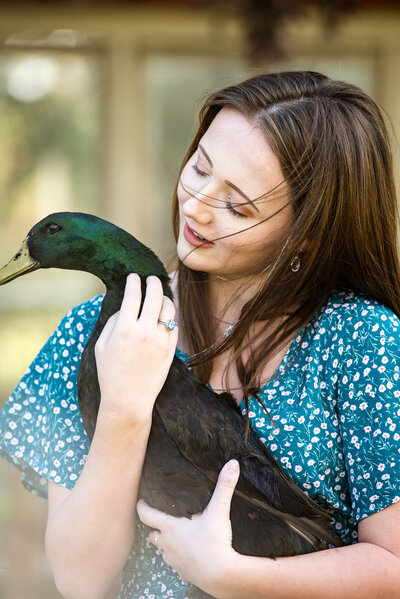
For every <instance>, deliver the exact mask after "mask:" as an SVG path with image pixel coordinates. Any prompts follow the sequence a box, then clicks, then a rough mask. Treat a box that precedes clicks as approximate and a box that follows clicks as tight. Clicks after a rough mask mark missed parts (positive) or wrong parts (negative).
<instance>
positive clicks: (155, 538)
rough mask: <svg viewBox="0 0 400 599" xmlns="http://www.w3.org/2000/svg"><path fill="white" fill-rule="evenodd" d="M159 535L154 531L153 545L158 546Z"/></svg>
mask: <svg viewBox="0 0 400 599" xmlns="http://www.w3.org/2000/svg"><path fill="white" fill-rule="evenodd" d="M159 536H160V533H159V532H156V536H155V537H154V545H155V546H156V547H158V537H159Z"/></svg>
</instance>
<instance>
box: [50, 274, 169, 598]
mask: <svg viewBox="0 0 400 599" xmlns="http://www.w3.org/2000/svg"><path fill="white" fill-rule="evenodd" d="M140 300H141V295H140V280H139V277H138V276H137V275H130V276H129V277H128V281H127V286H126V291H125V296H124V300H123V302H122V305H121V310H120V312H119V313H117V314H116V315H114V316H113V317H111V318H110V320H109V321H108V323H107V325H106V327H105V328H104V330H103V332H102V334H101V336H100V338H99V340H98V342H97V345H96V362H97V368H98V375H99V383H100V389H101V402H100V409H99V414H98V420H97V425H96V432H95V435H94V437H93V441H92V444H91V447H90V451H89V454H88V457H87V461H86V464H85V466H84V468H83V471H82V474H81V476H80V478H79V480H78V482H77V483H76V485H75V487H74V488H73V489H72V490H71V491H66V490H65V489H60V488H57V487H56V486H55V485H50V488H49V517H48V524H47V530H46V551H47V555H48V557H49V560H50V563H51V565H52V568H53V572H54V577H55V581H56V585H57V587H58V589H59V590H60V592H61V594H63V595H64V597H66V599H100V598H102V597H104V596H105V594H106V593H107V591H108V589H109V588H110V586H111V585H112V583H113V581H114V580H115V578H116V576H117V575H118V574H119V572H120V570H121V568H122V566H123V565H124V563H125V561H126V559H127V557H128V554H129V551H130V549H131V546H132V542H133V538H134V525H135V504H136V500H137V492H138V487H139V481H140V475H141V470H142V466H143V460H144V456H145V452H146V446H147V440H148V436H149V432H150V427H151V414H152V409H153V404H154V401H155V399H156V397H157V395H158V393H159V391H160V389H161V387H162V385H163V383H164V380H165V378H166V375H167V373H168V369H169V366H170V364H171V361H172V358H173V355H174V350H175V346H176V338H177V332H176V331H169V330H167V329H166V328H165V327H164V326H161V325H157V320H158V319H159V318H167V319H169V318H173V317H174V308H173V305H172V302H170V300H168V299H167V298H163V294H162V287H161V283H160V281H159V280H158V279H156V278H155V277H150V278H149V280H148V285H147V293H146V299H145V302H144V305H143V310H142V312H141V315H140V317H138V313H139V308H140ZM154 355H156V356H157V367H156V368H154Z"/></svg>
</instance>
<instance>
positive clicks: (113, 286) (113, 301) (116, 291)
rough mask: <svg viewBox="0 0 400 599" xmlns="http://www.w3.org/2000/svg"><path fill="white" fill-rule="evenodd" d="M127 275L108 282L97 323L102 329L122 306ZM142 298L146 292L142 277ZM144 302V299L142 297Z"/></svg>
mask: <svg viewBox="0 0 400 599" xmlns="http://www.w3.org/2000/svg"><path fill="white" fill-rule="evenodd" d="M125 282H126V277H125V276H123V277H121V278H120V279H119V280H114V281H113V282H112V283H108V284H106V289H107V291H106V294H105V296H104V300H103V303H102V306H101V311H100V316H99V320H98V323H97V325H98V326H99V327H100V328H101V329H102V328H103V327H104V325H105V324H106V322H107V320H108V319H109V318H110V316H112V315H113V314H115V312H117V311H118V310H119V309H120V307H121V302H122V298H123V297H124V292H125ZM141 286H142V298H144V295H145V293H146V283H145V281H144V280H143V278H142V277H141ZM142 303H143V299H142Z"/></svg>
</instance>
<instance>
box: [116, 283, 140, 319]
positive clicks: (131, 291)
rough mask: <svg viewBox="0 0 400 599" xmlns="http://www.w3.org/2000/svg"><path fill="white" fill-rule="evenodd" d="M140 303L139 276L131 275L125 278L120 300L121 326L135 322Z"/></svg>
mask: <svg viewBox="0 0 400 599" xmlns="http://www.w3.org/2000/svg"><path fill="white" fill-rule="evenodd" d="M141 301H142V290H141V280H140V277H139V275H137V274H136V273H131V274H129V275H128V276H127V278H126V284H125V292H124V297H123V298H122V302H121V307H120V310H119V312H120V315H119V319H118V320H119V323H120V324H122V326H125V324H128V323H132V322H135V321H136V320H137V319H138V316H139V310H140V304H141Z"/></svg>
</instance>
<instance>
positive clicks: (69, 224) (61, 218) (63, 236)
mask: <svg viewBox="0 0 400 599" xmlns="http://www.w3.org/2000/svg"><path fill="white" fill-rule="evenodd" d="M38 268H65V269H70V270H83V271H86V272H90V273H92V274H94V275H95V276H97V277H99V278H100V279H101V280H102V281H103V282H104V283H105V285H106V286H107V287H108V288H110V287H111V286H112V285H113V283H115V282H118V281H121V279H122V278H123V279H124V278H126V276H127V274H129V273H130V272H136V273H138V274H139V275H141V276H143V277H146V276H148V275H156V276H157V277H159V278H160V279H161V281H162V283H163V286H164V293H166V295H169V296H170V297H171V292H170V289H169V283H168V275H167V273H166V271H165V268H164V266H163V264H162V263H161V261H160V260H159V259H158V258H157V256H156V255H155V254H154V253H153V252H152V251H151V250H150V249H149V248H148V247H146V246H145V245H143V244H142V243H140V241H138V240H137V239H135V237H133V236H132V235H130V234H129V233H127V232H126V231H124V230H123V229H120V228H119V227H117V226H116V225H113V224H111V223H109V222H108V221H105V220H103V219H101V218H98V217H96V216H93V215H91V214H84V213H81V212H58V213H55V214H50V215H49V216H47V217H46V218H44V219H43V220H41V221H40V222H38V223H37V224H36V225H35V226H34V227H33V228H32V229H31V230H30V231H29V233H28V235H27V237H26V239H25V240H24V243H23V245H22V248H21V249H20V251H19V252H18V253H17V254H16V255H15V256H14V258H12V260H10V262H9V263H8V264H6V265H5V266H4V267H3V268H2V269H0V285H3V284H5V283H7V282H8V281H11V280H13V279H15V278H16V277H19V276H21V275H23V274H25V273H27V272H30V271H32V270H37V269H38Z"/></svg>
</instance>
